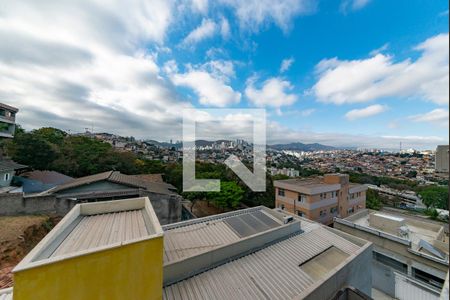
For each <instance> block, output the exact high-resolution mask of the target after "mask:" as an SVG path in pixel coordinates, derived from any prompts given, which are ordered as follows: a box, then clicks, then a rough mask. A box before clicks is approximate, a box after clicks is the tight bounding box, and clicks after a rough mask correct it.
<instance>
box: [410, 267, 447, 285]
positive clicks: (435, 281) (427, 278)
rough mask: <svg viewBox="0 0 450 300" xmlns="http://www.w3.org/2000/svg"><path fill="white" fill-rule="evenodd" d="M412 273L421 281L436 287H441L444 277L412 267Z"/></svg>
mask: <svg viewBox="0 0 450 300" xmlns="http://www.w3.org/2000/svg"><path fill="white" fill-rule="evenodd" d="M412 275H413V276H414V278H416V279H418V280H420V281H422V282H425V283H428V284H430V285H432V286H435V287H438V288H439V289H442V287H443V286H444V279H441V278H439V277H436V276H434V275H431V274H429V273H427V272H424V271H422V270H419V269H416V268H412Z"/></svg>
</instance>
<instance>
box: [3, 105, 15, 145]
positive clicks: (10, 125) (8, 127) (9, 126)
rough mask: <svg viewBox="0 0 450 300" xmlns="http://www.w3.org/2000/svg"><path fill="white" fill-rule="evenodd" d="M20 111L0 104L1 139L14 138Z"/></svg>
mask: <svg viewBox="0 0 450 300" xmlns="http://www.w3.org/2000/svg"><path fill="white" fill-rule="evenodd" d="M18 111H19V109H17V108H15V107H12V106H9V105H6V104H3V103H0V138H12V137H13V136H14V132H15V130H16V114H17V112H18Z"/></svg>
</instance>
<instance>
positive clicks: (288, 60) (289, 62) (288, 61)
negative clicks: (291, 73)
mask: <svg viewBox="0 0 450 300" xmlns="http://www.w3.org/2000/svg"><path fill="white" fill-rule="evenodd" d="M294 61H295V60H294V58H293V57H291V58H286V59H283V61H282V62H281V66H280V73H284V72H286V71H287V70H289V68H290V67H291V66H292V64H293V63H294Z"/></svg>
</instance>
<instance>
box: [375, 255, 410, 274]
mask: <svg viewBox="0 0 450 300" xmlns="http://www.w3.org/2000/svg"><path fill="white" fill-rule="evenodd" d="M373 259H375V260H376V261H378V262H380V263H382V264H383V265H386V266H388V267H391V268H393V269H395V270H397V271H400V272H402V273H403V274H407V273H408V265H407V264H404V263H402V262H400V261H398V260H396V259H393V258H391V257H389V256H386V255H384V254H381V253H378V252H375V251H374V252H373Z"/></svg>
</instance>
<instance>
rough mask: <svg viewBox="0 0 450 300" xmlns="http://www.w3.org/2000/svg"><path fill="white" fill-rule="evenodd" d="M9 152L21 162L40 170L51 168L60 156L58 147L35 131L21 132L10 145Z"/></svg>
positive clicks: (14, 158) (15, 159)
mask: <svg viewBox="0 0 450 300" xmlns="http://www.w3.org/2000/svg"><path fill="white" fill-rule="evenodd" d="M8 154H9V155H10V156H11V158H12V159H13V160H14V161H16V162H18V163H21V164H25V165H28V166H30V167H32V168H34V169H38V170H49V169H51V168H52V163H53V161H54V160H55V159H57V158H58V156H59V153H58V149H57V147H55V146H54V145H53V144H51V143H49V142H48V141H46V140H45V139H44V138H42V137H40V136H38V135H36V134H33V133H23V132H21V133H19V134H17V135H16V136H15V137H14V140H13V142H12V143H10V144H9V145H8Z"/></svg>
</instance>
